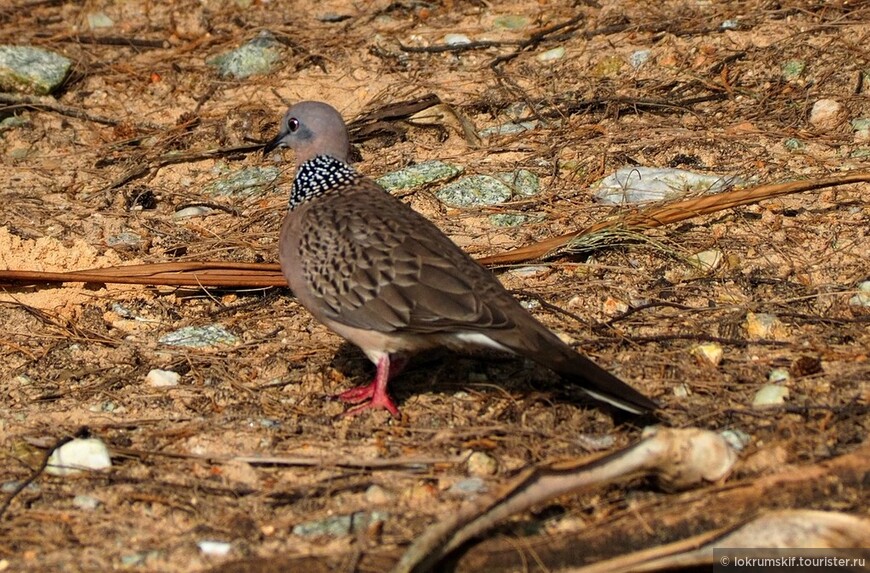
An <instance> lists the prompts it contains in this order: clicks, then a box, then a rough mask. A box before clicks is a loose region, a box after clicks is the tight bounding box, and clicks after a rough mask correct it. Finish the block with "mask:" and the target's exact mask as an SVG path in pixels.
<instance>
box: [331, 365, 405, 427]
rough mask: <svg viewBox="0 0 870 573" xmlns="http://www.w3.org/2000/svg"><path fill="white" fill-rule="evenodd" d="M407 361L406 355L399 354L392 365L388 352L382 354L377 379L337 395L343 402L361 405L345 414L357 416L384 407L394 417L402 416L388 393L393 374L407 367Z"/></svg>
mask: <svg viewBox="0 0 870 573" xmlns="http://www.w3.org/2000/svg"><path fill="white" fill-rule="evenodd" d="M406 362H407V360H406V359H405V358H404V357H401V356H397V357H395V358H394V359H393V361H392V365H391V364H390V356H389V355H387V354H385V355H384V356H382V357H381V359H380V360H378V373H377V374H376V375H375V379H374V380H372V382H371V384H367V385H366V386H359V387H357V388H351V389H350V390H347V391H345V392H342V393H341V394H339V395H338V396H336V397H335V398H336V399H337V400H341V401H342V402H348V403H350V404H359V406H356V407H355V408H351V409H350V410H348V411H347V412H345V413H344V415H345V416H356V415H357V414H359V413H361V412H365V411H366V410H372V409H376V408H384V409H385V410H387V411H388V412H389V413H390V414H392V415H393V417H395V418H399V417H401V414H399V409H398V408H397V407H396V405H395V404H394V403H393V400H392V399H390V396H389V395H388V394H387V383H388V382H389V380H390V377H391V376H393V375H395V374H398V373H399V372H400V371H401V370H402V368H404V367H405V364H406ZM391 366H392V367H391Z"/></svg>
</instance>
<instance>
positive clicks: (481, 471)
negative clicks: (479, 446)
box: [466, 452, 498, 477]
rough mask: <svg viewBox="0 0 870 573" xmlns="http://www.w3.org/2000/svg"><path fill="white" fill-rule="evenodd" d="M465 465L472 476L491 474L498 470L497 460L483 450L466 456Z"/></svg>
mask: <svg viewBox="0 0 870 573" xmlns="http://www.w3.org/2000/svg"><path fill="white" fill-rule="evenodd" d="M466 467H467V469H468V473H469V474H471V475H473V476H478V477H480V476H492V475H495V474H496V472H498V461H496V459H495V458H493V457H492V456H490V455H489V454H486V453H484V452H473V453H472V454H471V455H470V456H468V461H467V462H466Z"/></svg>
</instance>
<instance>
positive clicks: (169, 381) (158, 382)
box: [145, 368, 181, 388]
mask: <svg viewBox="0 0 870 573" xmlns="http://www.w3.org/2000/svg"><path fill="white" fill-rule="evenodd" d="M179 380H181V375H180V374H179V373H178V372H173V371H172V370H160V369H159V368H154V369H153V370H151V371H149V372H148V374H147V375H146V376H145V381H146V382H148V384H150V385H151V386H153V387H155V388H169V387H172V386H178V382H179Z"/></svg>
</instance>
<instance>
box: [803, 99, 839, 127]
mask: <svg viewBox="0 0 870 573" xmlns="http://www.w3.org/2000/svg"><path fill="white" fill-rule="evenodd" d="M846 115H847V112H846V108H845V107H844V106H843V104H841V103H840V102H838V101H837V100H833V99H820V100H818V101H817V102H816V103H814V104H813V108H812V110H811V111H810V125H812V126H813V127H815V128H816V129H820V130H823V131H831V130H833V129H836V128H837V127H839V126H840V125H841V124H842V123H843V122H844V121H845V120H846Z"/></svg>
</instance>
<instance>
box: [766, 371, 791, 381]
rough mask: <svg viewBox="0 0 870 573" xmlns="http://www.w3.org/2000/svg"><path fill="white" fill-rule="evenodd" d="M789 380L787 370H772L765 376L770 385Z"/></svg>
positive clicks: (789, 375)
mask: <svg viewBox="0 0 870 573" xmlns="http://www.w3.org/2000/svg"><path fill="white" fill-rule="evenodd" d="M789 380H791V374H790V373H789V371H788V368H774V369H773V370H771V371H770V374H768V375H767V381H768V382H770V383H771V384H782V383H783V382H788V381H789Z"/></svg>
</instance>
